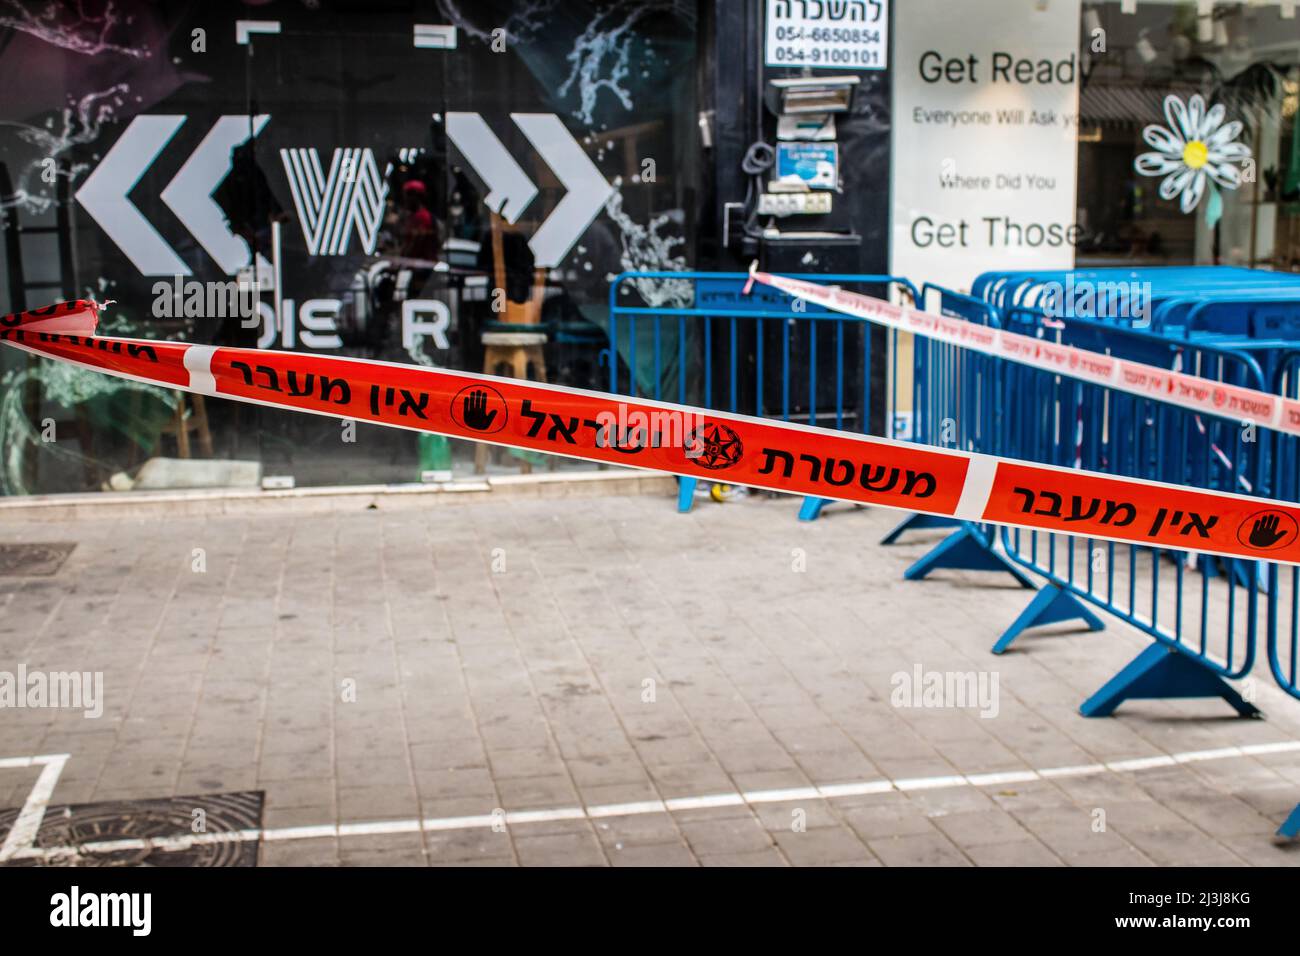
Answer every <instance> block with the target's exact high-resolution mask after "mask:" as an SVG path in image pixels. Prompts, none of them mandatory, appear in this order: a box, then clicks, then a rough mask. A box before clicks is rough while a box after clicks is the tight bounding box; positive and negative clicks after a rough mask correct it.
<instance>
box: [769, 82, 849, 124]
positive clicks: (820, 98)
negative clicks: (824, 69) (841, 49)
mask: <svg viewBox="0 0 1300 956" xmlns="http://www.w3.org/2000/svg"><path fill="white" fill-rule="evenodd" d="M770 82H771V84H772V88H773V89H774V90H775V91H776V96H777V102H776V104H775V109H774V112H776V113H778V114H783V115H786V116H793V115H796V114H800V113H847V112H848V111H849V108H850V107H851V106H852V105H853V91H854V90H855V89H857V87H858V83H859V82H861V80H860V79H859V78H858V77H856V76H793V77H787V78H785V79H779V80H771V81H770Z"/></svg>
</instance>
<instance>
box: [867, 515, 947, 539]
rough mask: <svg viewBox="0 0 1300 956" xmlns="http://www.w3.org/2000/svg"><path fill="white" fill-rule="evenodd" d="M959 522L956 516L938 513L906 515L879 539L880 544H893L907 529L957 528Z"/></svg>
mask: <svg viewBox="0 0 1300 956" xmlns="http://www.w3.org/2000/svg"><path fill="white" fill-rule="evenodd" d="M960 526H961V522H960V521H958V520H957V519H956V518H943V517H940V516H939V515H923V514H914V515H908V516H907V517H906V518H904V519H903V521H902V523H901V524H900V525H899V526H898V527H897V528H895V529H894V530H893V531H891V532H889V534H887V535H885V536H884V537H883V538H881V539H880V543H881V544H893V543H894V542H895V541H897V540H898V538H899V536H900V535H902V534H903V533H904V532H907V531H920V530H922V529H923V528H958V527H960Z"/></svg>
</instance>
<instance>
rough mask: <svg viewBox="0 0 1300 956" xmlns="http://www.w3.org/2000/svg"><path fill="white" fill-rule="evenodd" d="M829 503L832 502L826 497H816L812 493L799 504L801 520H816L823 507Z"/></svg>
mask: <svg viewBox="0 0 1300 956" xmlns="http://www.w3.org/2000/svg"><path fill="white" fill-rule="evenodd" d="M828 504H830V502H829V501H828V500H827V499H825V498H814V497H813V496H812V495H808V496H806V497H805V498H804V500H803V504H801V505H800V506H799V520H800V521H816V520H817V516H818V515H820V514H821V513H822V509H823V508H825V507H826V506H827V505H828Z"/></svg>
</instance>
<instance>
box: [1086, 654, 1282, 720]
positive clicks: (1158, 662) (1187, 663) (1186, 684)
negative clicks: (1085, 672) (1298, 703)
mask: <svg viewBox="0 0 1300 956" xmlns="http://www.w3.org/2000/svg"><path fill="white" fill-rule="evenodd" d="M1175 697H1222V698H1223V699H1224V700H1226V701H1227V702H1228V703H1229V704H1231V705H1232V707H1233V709H1234V710H1236V711H1237V713H1238V714H1240V715H1241V716H1242V717H1260V716H1262V714H1261V713H1260V710H1259V708H1258V707H1256V706H1255V705H1254V704H1251V703H1249V702H1248V701H1246V699H1245V698H1244V697H1242V696H1241V695H1240V694H1238V693H1237V692H1236V691H1235V690H1233V688H1232V686H1231V685H1230V684H1229V683H1228V682H1227V681H1225V680H1224V679H1223V678H1222V677H1220V676H1219V675H1218V674H1216V673H1214V671H1212V670H1210V669H1209V668H1208V667H1206V666H1205V665H1204V664H1200V663H1197V662H1196V661H1195V660H1193V659H1192V658H1191V657H1189V656H1188V655H1186V654H1184V653H1182V652H1180V651H1175V650H1173V649H1172V648H1169V647H1166V646H1165V645H1163V644H1152V645H1151V646H1150V647H1148V648H1147V649H1146V650H1144V651H1143V652H1142V653H1141V654H1139V655H1138V656H1137V657H1135V658H1133V660H1132V661H1130V662H1129V664H1128V665H1127V666H1126V667H1125V668H1124V669H1123V670H1122V671H1120V672H1119V673H1118V674H1116V675H1115V676H1114V677H1112V678H1111V679H1110V680H1108V681H1107V682H1106V684H1105V686H1103V687H1102V688H1101V690H1099V691H1097V693H1095V694H1093V695H1092V696H1091V697H1089V698H1088V699H1087V700H1085V701H1084V702H1083V706H1081V707H1080V708H1079V713H1081V714H1083V716H1085V717H1109V716H1110V715H1111V714H1113V713H1114V712H1115V708H1116V707H1118V706H1119V705H1120V704H1122V703H1123V702H1124V701H1126V700H1139V699H1142V700H1158V699H1168V698H1175Z"/></svg>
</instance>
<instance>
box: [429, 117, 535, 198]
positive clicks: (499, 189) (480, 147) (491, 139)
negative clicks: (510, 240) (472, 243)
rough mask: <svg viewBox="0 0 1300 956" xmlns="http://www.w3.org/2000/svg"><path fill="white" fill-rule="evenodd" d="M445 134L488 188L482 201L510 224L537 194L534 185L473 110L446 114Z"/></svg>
mask: <svg viewBox="0 0 1300 956" xmlns="http://www.w3.org/2000/svg"><path fill="white" fill-rule="evenodd" d="M447 136H448V137H450V138H451V141H452V142H453V143H455V144H456V148H457V149H458V150H460V152H461V155H462V156H464V157H465V159H467V160H468V161H469V164H470V165H471V166H473V167H474V171H475V172H477V173H478V174H479V176H480V177H481V178H482V179H483V181H484V182H485V183H487V187H488V189H489V190H490V192H488V194H487V196H486V198H484V200H483V203H484V205H486V206H487V207H488V208H489V209H491V210H492V211H493V212H496V213H500V214H501V215H502V216H503V217H505V220H506V222H509V223H513V222H514V221H515V220H516V219H518V218H519V216H520V215H521V214H522V213H523V211H524V210H525V209H527V208H528V204H529V203H530V202H532V201H533V197H534V196H536V195H537V187H536V186H534V185H533V181H532V180H531V179H529V178H528V174H527V173H525V172H524V171H523V170H522V169H521V168H520V167H519V164H518V163H517V162H515V158H514V157H513V156H511V155H510V153H509V152H507V151H506V148H505V147H504V146H503V145H501V140H499V139H497V137H496V134H495V133H493V132H492V130H490V129H489V128H488V124H487V123H485V122H483V117H481V116H479V115H478V114H477V113H448V114H447Z"/></svg>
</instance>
